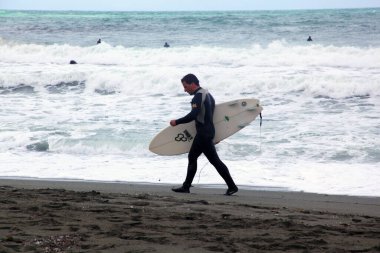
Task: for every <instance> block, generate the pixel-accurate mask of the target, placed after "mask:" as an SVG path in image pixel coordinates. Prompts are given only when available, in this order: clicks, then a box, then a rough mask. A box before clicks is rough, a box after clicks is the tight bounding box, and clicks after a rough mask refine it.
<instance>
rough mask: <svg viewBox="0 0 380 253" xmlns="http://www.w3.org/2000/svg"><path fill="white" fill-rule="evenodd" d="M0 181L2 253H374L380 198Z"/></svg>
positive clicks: (379, 223)
mask: <svg viewBox="0 0 380 253" xmlns="http://www.w3.org/2000/svg"><path fill="white" fill-rule="evenodd" d="M171 187H172V186H171V185H161V184H160V185H152V184H133V183H128V184H127V183H118V182H116V183H115V182H112V183H108V182H107V183H105V182H83V181H80V182H78V181H49V180H20V179H17V180H15V179H0V204H1V207H2V208H1V209H0V252H24V253H25V252H55V253H57V252H201V253H202V252H286V251H290V252H300V253H301V252H302V253H304V252H347V251H352V252H379V251H380V243H379V241H378V238H379V236H380V198H377V197H354V196H342V195H325V194H324V195H322V194H313V193H302V192H281V191H258V190H244V189H241V190H239V192H238V193H236V195H233V196H225V195H223V194H224V192H225V189H222V188H209V187H207V188H202V187H194V188H191V192H192V193H190V194H181V193H174V192H172V191H171Z"/></svg>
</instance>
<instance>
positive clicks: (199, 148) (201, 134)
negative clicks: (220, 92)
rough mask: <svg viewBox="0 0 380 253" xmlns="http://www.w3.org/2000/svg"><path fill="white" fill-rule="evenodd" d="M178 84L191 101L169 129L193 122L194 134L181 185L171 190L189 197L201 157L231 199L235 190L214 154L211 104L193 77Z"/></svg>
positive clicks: (212, 107) (223, 166)
mask: <svg viewBox="0 0 380 253" xmlns="http://www.w3.org/2000/svg"><path fill="white" fill-rule="evenodd" d="M181 82H182V85H183V88H184V90H185V92H187V93H189V94H190V95H193V96H194V97H193V99H192V100H191V111H190V113H189V114H187V115H186V116H185V117H183V118H180V119H176V120H171V121H170V125H171V126H176V125H179V124H185V123H188V122H191V121H193V120H195V127H196V129H197V134H196V135H195V137H194V141H193V144H192V145H191V149H190V152H189V155H188V159H189V164H188V166H187V175H186V179H185V182H184V183H183V185H182V186H180V187H178V188H173V189H172V190H173V191H174V192H182V193H190V186H191V183H192V182H193V179H194V176H195V173H196V172H197V160H198V157H199V156H200V155H201V154H202V153H203V154H205V156H206V157H207V159H208V160H209V162H210V163H211V164H212V165H213V166H214V167H215V169H216V170H217V171H218V173H219V174H220V175H221V176H222V178H223V179H224V181H225V182H226V184H227V186H228V189H227V191H226V195H232V194H234V193H236V192H237V191H238V188H237V186H236V184H235V183H234V180H233V179H232V177H231V175H230V172H229V171H228V168H227V166H226V165H225V164H224V163H223V162H222V161H221V160H220V158H219V156H218V154H217V153H216V149H215V145H214V142H213V139H214V136H215V127H214V123H213V116H214V109H215V100H214V98H213V97H212V95H211V94H210V93H209V92H208V91H207V90H205V89H203V88H202V87H200V86H199V80H198V78H197V77H196V76H195V75H193V74H188V75H186V76H184V77H183V78H182V80H181Z"/></svg>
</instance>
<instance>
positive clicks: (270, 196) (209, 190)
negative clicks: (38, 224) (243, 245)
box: [0, 178, 380, 217]
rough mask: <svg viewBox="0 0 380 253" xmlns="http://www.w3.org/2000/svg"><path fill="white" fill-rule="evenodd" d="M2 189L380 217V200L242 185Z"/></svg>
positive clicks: (69, 184) (49, 183)
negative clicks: (183, 189)
mask: <svg viewBox="0 0 380 253" xmlns="http://www.w3.org/2000/svg"><path fill="white" fill-rule="evenodd" d="M1 186H11V187H16V188H25V189H44V188H49V189H65V190H71V191H79V192H81V191H98V192H103V193H121V194H157V195H166V196H174V197H179V198H184V199H195V198H207V199H211V200H214V201H228V202H231V201H232V202H236V203H239V204H242V203H245V204H263V205H270V206H281V205H282V206H283V207H294V208H302V207H303V206H304V204H305V203H307V207H309V208H313V209H315V210H320V211H334V212H341V213H345V212H347V213H350V214H352V213H355V214H360V215H374V216H377V217H380V197H373V196H351V195H330V194H319V193H308V192H295V191H278V190H274V189H276V188H269V187H268V188H258V189H252V188H249V187H248V188H249V189H246V188H245V187H244V186H243V187H241V188H239V191H238V193H236V194H235V195H233V196H230V197H228V196H224V193H225V190H226V187H215V185H196V186H195V187H192V188H191V193H190V194H180V193H175V192H172V191H171V188H172V187H173V186H177V185H175V184H164V183H162V184H161V183H160V184H155V183H147V182H105V181H82V180H53V179H14V178H10V179H5V178H0V187H1ZM266 189H271V190H266ZM278 189H281V188H278ZM324 205H325V206H324ZM367 207H368V208H367Z"/></svg>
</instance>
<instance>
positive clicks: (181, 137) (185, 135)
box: [174, 130, 193, 142]
mask: <svg viewBox="0 0 380 253" xmlns="http://www.w3.org/2000/svg"><path fill="white" fill-rule="evenodd" d="M192 139H193V136H191V134H190V133H189V131H187V130H185V131H183V132H182V133H179V134H178V135H177V136H176V137H175V138H174V140H175V141H183V142H186V141H191V140H192Z"/></svg>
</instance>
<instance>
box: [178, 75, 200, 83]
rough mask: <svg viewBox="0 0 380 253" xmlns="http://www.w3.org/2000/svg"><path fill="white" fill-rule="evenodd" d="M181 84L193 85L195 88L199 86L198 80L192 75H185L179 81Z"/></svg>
mask: <svg viewBox="0 0 380 253" xmlns="http://www.w3.org/2000/svg"><path fill="white" fill-rule="evenodd" d="M181 82H182V83H183V82H185V83H188V84H191V83H195V84H196V85H197V86H199V80H198V78H197V77H196V76H195V75H194V74H187V75H186V76H184V77H183V78H182V79H181Z"/></svg>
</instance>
